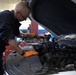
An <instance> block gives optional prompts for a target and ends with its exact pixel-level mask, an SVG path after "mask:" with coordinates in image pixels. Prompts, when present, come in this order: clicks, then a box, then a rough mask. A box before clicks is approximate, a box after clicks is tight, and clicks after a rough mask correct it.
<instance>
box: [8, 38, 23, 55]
mask: <svg viewBox="0 0 76 75" xmlns="http://www.w3.org/2000/svg"><path fill="white" fill-rule="evenodd" d="M8 43H9V45H10V46H11V47H12V48H14V49H15V50H16V51H17V52H18V53H19V54H20V55H21V54H22V53H23V51H22V50H21V48H20V47H19V45H18V43H17V42H16V41H15V40H14V39H10V40H9V41H8Z"/></svg>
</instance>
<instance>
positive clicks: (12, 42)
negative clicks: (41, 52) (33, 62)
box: [9, 39, 38, 57]
mask: <svg viewBox="0 0 76 75" xmlns="http://www.w3.org/2000/svg"><path fill="white" fill-rule="evenodd" d="M9 45H10V46H12V47H13V48H14V49H15V50H16V51H17V52H18V53H19V54H20V55H22V56H23V57H29V56H32V55H37V54H38V52H36V51H28V52H23V51H22V50H21V48H20V47H19V46H18V44H17V42H16V41H15V40H13V39H10V40H9Z"/></svg>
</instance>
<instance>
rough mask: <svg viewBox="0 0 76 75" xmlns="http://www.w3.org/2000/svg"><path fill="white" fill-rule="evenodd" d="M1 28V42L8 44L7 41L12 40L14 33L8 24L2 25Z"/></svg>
mask: <svg viewBox="0 0 76 75" xmlns="http://www.w3.org/2000/svg"><path fill="white" fill-rule="evenodd" d="M1 25H2V26H1V27H0V37H1V38H2V40H3V41H4V42H5V43H6V44H8V40H9V39H14V38H15V35H14V31H13V29H12V26H11V25H10V24H8V23H2V24H1Z"/></svg>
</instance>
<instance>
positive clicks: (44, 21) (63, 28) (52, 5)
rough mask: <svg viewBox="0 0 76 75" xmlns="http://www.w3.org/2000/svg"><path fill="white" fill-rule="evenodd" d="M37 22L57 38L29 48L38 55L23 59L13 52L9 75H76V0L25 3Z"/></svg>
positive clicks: (8, 70)
mask: <svg viewBox="0 0 76 75" xmlns="http://www.w3.org/2000/svg"><path fill="white" fill-rule="evenodd" d="M26 1H27V3H28V4H29V6H30V7H31V11H32V12H31V14H30V18H31V20H35V21H36V22H37V23H39V24H40V25H41V26H43V27H44V28H45V29H47V30H48V31H49V32H50V33H52V34H53V35H54V36H55V38H54V39H53V41H52V42H43V43H39V44H30V45H28V47H27V46H26V47H25V48H24V49H23V50H25V51H26V50H27V48H28V50H31V49H34V50H36V51H38V52H39V55H38V56H37V55H36V56H32V57H29V58H26V59H24V58H23V57H21V56H20V55H18V54H17V53H14V52H12V53H11V54H10V55H9V56H8V58H7V60H6V70H7V72H8V73H9V75H76V0H26Z"/></svg>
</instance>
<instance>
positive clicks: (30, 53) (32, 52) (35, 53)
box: [23, 51, 38, 58]
mask: <svg viewBox="0 0 76 75" xmlns="http://www.w3.org/2000/svg"><path fill="white" fill-rule="evenodd" d="M33 55H38V52H36V51H29V52H25V53H24V55H23V56H24V57H25V58H26V57H30V56H33Z"/></svg>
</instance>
